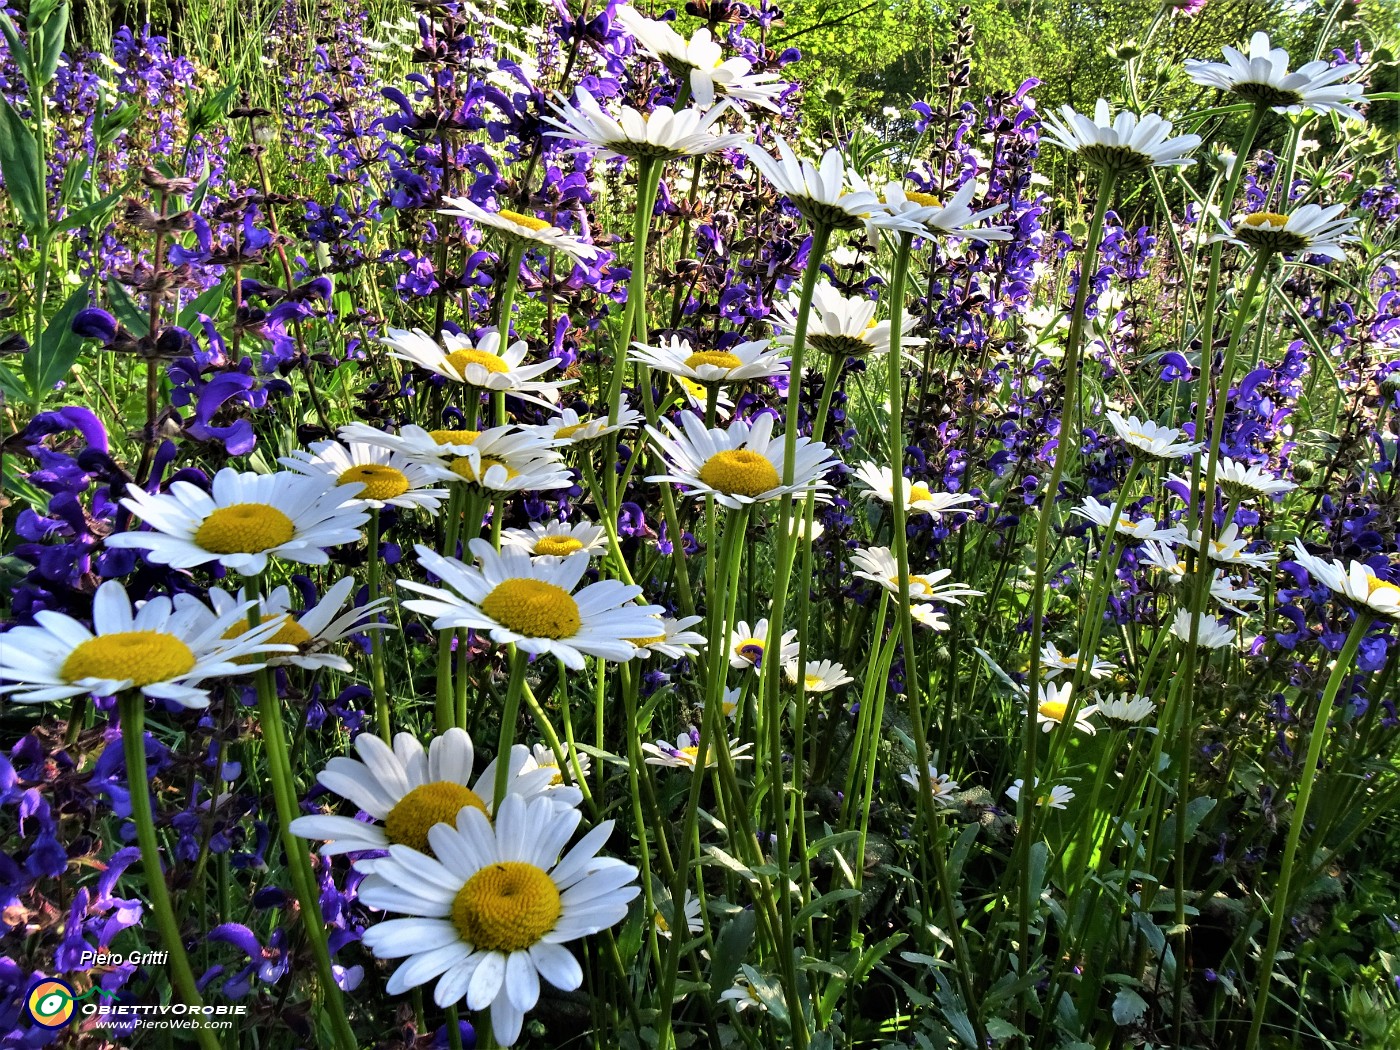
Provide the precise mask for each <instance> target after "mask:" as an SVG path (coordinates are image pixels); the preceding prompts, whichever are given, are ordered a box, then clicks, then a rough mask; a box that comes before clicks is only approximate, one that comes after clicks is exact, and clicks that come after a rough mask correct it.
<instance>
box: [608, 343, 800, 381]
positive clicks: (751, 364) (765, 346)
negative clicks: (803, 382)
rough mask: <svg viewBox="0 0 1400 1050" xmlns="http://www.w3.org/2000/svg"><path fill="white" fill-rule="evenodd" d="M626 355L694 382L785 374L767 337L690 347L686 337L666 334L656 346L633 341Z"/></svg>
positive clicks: (782, 358) (780, 358) (778, 353)
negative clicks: (723, 347) (705, 347)
mask: <svg viewBox="0 0 1400 1050" xmlns="http://www.w3.org/2000/svg"><path fill="white" fill-rule="evenodd" d="M627 356H628V358H629V359H630V360H632V361H636V362H637V363H639V364H643V365H647V366H649V367H651V368H654V369H656V370H657V371H659V372H666V373H667V374H669V375H673V376H680V377H682V378H683V379H689V380H691V381H692V382H695V383H742V382H744V381H745V380H754V379H772V378H773V377H774V376H782V375H787V372H788V359H787V357H786V356H784V354H783V352H782V350H781V349H775V348H774V347H773V345H772V343H771V342H770V341H769V340H767V339H756V340H751V341H749V342H746V343H738V344H736V345H734V346H731V347H729V348H728V349H726V350H692V349H691V346H690V340H688V339H679V338H677V337H676V336H670V337H669V338H667V339H665V340H663V341H662V342H661V345H660V346H647V345H646V344H645V343H633V344H632V351H631V353H629V354H628V355H627Z"/></svg>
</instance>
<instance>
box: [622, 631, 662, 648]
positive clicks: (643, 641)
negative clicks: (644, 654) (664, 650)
mask: <svg viewBox="0 0 1400 1050" xmlns="http://www.w3.org/2000/svg"><path fill="white" fill-rule="evenodd" d="M627 640H628V641H629V642H631V643H632V644H633V645H635V646H636V647H637V648H638V649H645V648H646V647H647V646H649V645H656V644H657V643H658V642H664V641H665V640H666V636H665V635H664V634H654V635H652V636H651V637H650V638H628V639H627Z"/></svg>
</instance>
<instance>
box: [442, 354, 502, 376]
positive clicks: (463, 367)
mask: <svg viewBox="0 0 1400 1050" xmlns="http://www.w3.org/2000/svg"><path fill="white" fill-rule="evenodd" d="M447 363H448V364H449V365H451V366H452V369H453V371H455V372H456V373H457V374H458V375H460V376H465V375H466V374H467V366H468V365H480V366H481V367H482V368H484V369H486V371H488V372H509V371H510V365H508V364H506V363H505V361H503V360H501V358H500V357H499V356H497V355H496V354H492V353H488V352H487V351H485V350H454V351H452V353H450V354H448V355H447Z"/></svg>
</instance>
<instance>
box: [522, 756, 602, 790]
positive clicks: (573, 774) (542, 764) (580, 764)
mask: <svg viewBox="0 0 1400 1050" xmlns="http://www.w3.org/2000/svg"><path fill="white" fill-rule="evenodd" d="M560 748H561V749H562V750H563V752H564V763H565V766H566V767H567V771H568V776H569V779H571V780H574V781H577V780H579V779H581V778H584V777H587V776H588V774H589V773H591V772H592V770H593V759H592V758H590V757H589V755H588V753H587V752H585V751H579V750H578V749H577V748H570V747H569V745H568V744H561V745H560ZM530 760H531V761H532V762H534V765H533V766H531V765H530V764H529V763H526V765H525V768H524V770H522V772H529V771H530V770H532V769H543V770H545V771H546V772H548V773H549V786H548V787H547V788H546V789H545V790H547V791H557V790H558V789H560V788H566V787H569V786H570V785H568V784H566V783H565V782H564V770H562V769H560V766H559V756H558V755H556V754H555V753H554V750H553V749H552V748H551V747H550V746H549V745H548V744H536V745H535V746H534V747H532V748H531V749H530Z"/></svg>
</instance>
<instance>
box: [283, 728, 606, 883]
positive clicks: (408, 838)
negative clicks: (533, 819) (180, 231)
mask: <svg viewBox="0 0 1400 1050" xmlns="http://www.w3.org/2000/svg"><path fill="white" fill-rule="evenodd" d="M354 748H355V751H356V753H357V754H358V755H359V756H360V757H359V759H354V758H349V757H347V756H345V755H337V756H336V757H335V758H332V759H331V760H330V761H329V762H327V763H326V768H325V769H323V770H321V772H320V773H318V774H317V775H316V782H317V783H319V784H320V785H321V786H322V787H323V788H325V789H326V790H327V791H330V792H331V793H333V794H336V795H339V796H340V797H341V798H344V799H348V800H349V801H351V802H353V803H354V804H355V805H356V806H357V807H358V808H359V809H360V811H361V812H363V813H366V814H368V815H369V816H370V817H372V818H373V821H374V822H373V823H368V822H366V821H363V820H357V819H355V818H353V817H342V816H336V815H334V814H330V813H318V814H315V815H313V816H304V817H297V819H296V820H294V821H292V825H291V827H292V834H294V835H299V836H300V837H301V838H304V839H319V840H324V843H323V845H322V846H321V854H322V855H323V856H326V857H334V856H337V855H339V854H341V853H359V852H360V851H362V850H384V849H389V848H390V847H391V846H395V845H398V846H407V847H409V848H411V849H415V850H417V851H418V852H420V853H428V854H431V853H432V850H431V849H430V847H429V842H428V832H429V831H430V830H431V829H432V828H433V827H434V826H435V825H438V824H446V825H448V826H449V827H450V826H452V825H453V824H455V823H456V821H457V814H458V813H459V812H460V811H461V810H462V808H463V807H469V808H471V809H476V810H479V811H480V812H481V813H482V814H483V815H486V816H490V814H491V810H492V800H493V798H494V797H495V786H496V761H495V759H492V760H491V761H490V762H488V763H487V764H486V767H485V768H484V769H483V770H482V771H481V773H480V774H478V775H477V776H476V778H475V779H473V777H472V768H473V766H474V765H475V762H476V752H475V749H474V748H473V747H472V738H471V737H470V736H468V735H467V732H466V730H464V729H457V728H455V727H454V728H452V729H449V730H447V732H445V733H443V734H442V735H441V736H437V737H434V738H433V739H432V740H431V741H429V743H428V747H427V750H426V751H425V750H424V749H423V745H422V743H420V742H419V740H418V738H417V737H415V736H414V735H413V734H411V733H399V734H397V735H396V736H395V737H394V745H393V747H390V746H389V745H388V744H386V743H384V741H383V740H380V739H379V737H377V736H375V734H373V733H361V734H359V735H358V736H357V737H355V741H354ZM552 782H553V773H552V772H550V771H549V770H543V769H540V768H539V767H538V766H537V765H536V764H535V762H534V760H533V759H532V758H531V757H530V749H529V748H527V747H526V746H525V745H524V744H516V745H515V746H514V747H513V748H512V749H511V753H510V777H509V779H508V780H507V781H506V792H507V797H510V796H511V795H519V796H520V797H521V799H522V800H525V801H528V800H530V799H535V798H539V797H540V796H541V795H543V794H545V793H546V792H549V797H550V798H551V799H552V800H553V801H555V802H556V803H558V804H559V805H561V806H576V805H578V803H579V802H581V801H582V800H583V793H582V792H581V791H579V790H578V789H577V788H567V789H564V790H562V791H551V784H552ZM377 865H378V861H374V862H371V863H370V864H369V865H368V866H367V870H368V869H372V868H374V867H376V866H377Z"/></svg>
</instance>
